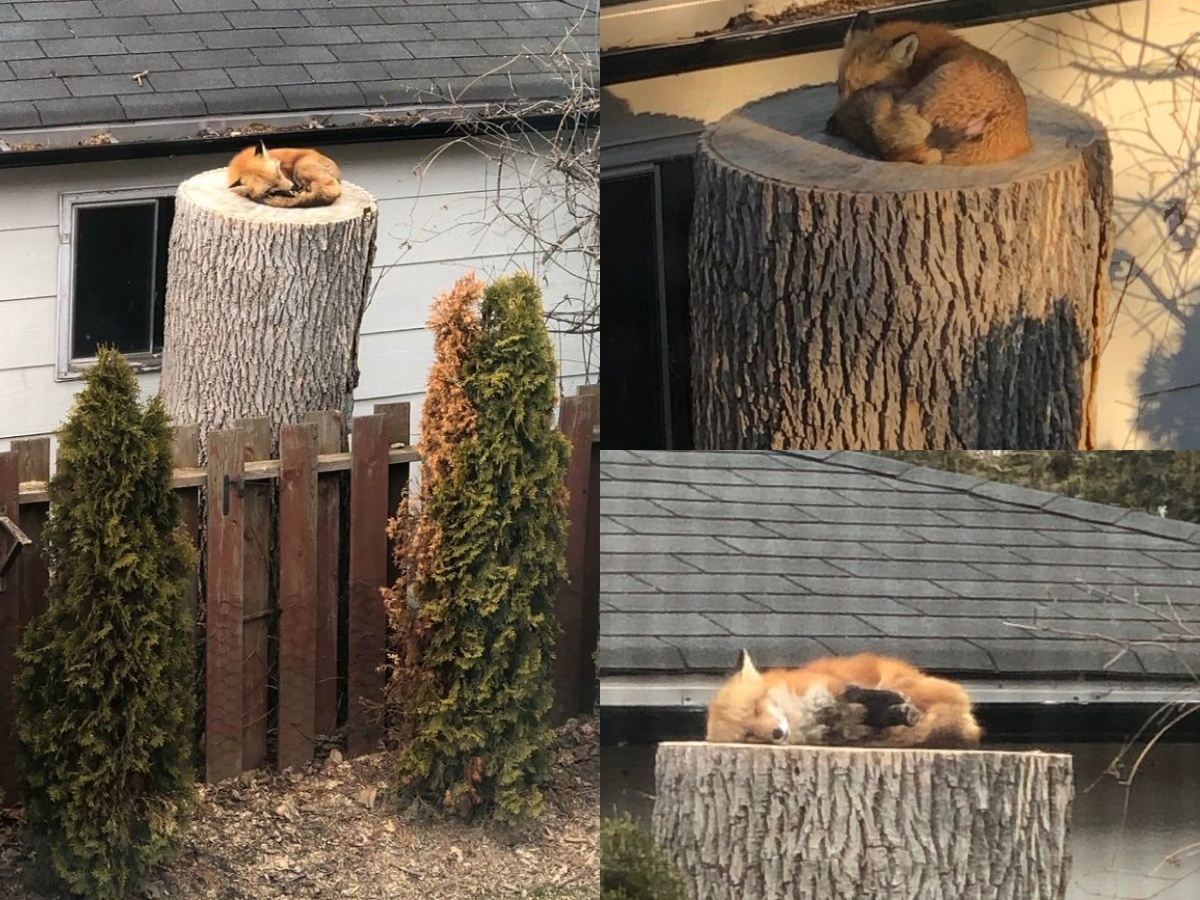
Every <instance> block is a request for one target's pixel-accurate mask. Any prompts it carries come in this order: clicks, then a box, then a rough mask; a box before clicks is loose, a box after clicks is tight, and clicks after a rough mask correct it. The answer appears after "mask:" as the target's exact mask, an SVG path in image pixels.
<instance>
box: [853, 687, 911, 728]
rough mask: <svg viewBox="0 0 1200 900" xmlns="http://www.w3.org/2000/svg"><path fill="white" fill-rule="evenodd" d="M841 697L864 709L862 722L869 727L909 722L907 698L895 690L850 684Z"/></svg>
mask: <svg viewBox="0 0 1200 900" xmlns="http://www.w3.org/2000/svg"><path fill="white" fill-rule="evenodd" d="M841 699H842V700H844V701H845V702H846V703H858V704H860V705H862V706H863V707H864V708H865V709H866V715H865V716H864V717H863V724H864V725H866V726H868V727H869V728H890V727H891V726H893V725H909V724H911V722H910V721H909V715H910V713H909V710H910V709H911V707H909V704H908V698H907V697H905V696H904V695H903V694H898V693H896V692H895V691H881V690H877V689H875V688H864V687H859V686H858V685H856V684H852V685H850V686H849V687H847V688H846V690H845V692H844V693H843V694H842V697H841Z"/></svg>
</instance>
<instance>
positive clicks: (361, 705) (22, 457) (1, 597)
mask: <svg viewBox="0 0 1200 900" xmlns="http://www.w3.org/2000/svg"><path fill="white" fill-rule="evenodd" d="M599 400H600V397H599V393H598V391H595V390H593V389H588V388H583V389H581V390H580V392H579V394H577V395H576V396H573V397H564V398H563V401H562V405H561V418H560V428H561V430H562V431H563V432H564V433H565V434H566V435H567V436H568V438H570V440H571V442H572V448H573V449H572V459H571V465H570V469H569V473H568V488H569V490H570V493H571V500H570V517H571V531H570V538H569V546H568V570H569V573H570V578H569V581H568V583H567V584H566V585H565V586H564V587H563V589H562V590H561V591H560V594H559V596H558V598H557V602H556V611H557V614H558V618H559V622H560V626H561V627H560V633H559V640H558V646H557V663H556V670H555V688H556V695H555V696H556V703H555V715H556V716H557V717H559V718H563V717H566V716H569V715H573V714H575V713H577V712H580V711H584V710H587V709H590V708H591V707H592V705H593V702H594V697H595V678H596V673H595V660H594V658H593V656H592V654H593V652H594V650H595V647H596V643H597V638H598V635H599V571H598V560H599V503H598V500H599V481H598V478H599V474H598V469H599V467H598V461H599V440H598V426H599ZM340 420H341V416H340V414H339V413H335V412H322V413H314V414H313V415H312V416H310V417H309V419H308V421H306V422H304V423H303V424H298V425H287V426H284V427H283V428H282V429H281V432H280V440H279V456H278V458H277V459H272V458H270V447H271V437H270V425H269V423H268V422H267V421H266V420H265V419H262V420H260V419H251V420H244V421H241V422H238V423H236V424H235V427H234V428H231V429H227V430H223V431H217V432H213V433H212V434H210V435H209V440H208V460H207V465H206V466H205V467H204V468H200V467H199V466H198V462H199V440H198V438H199V435H198V432H197V428H196V426H180V427H178V428H176V432H175V465H176V470H175V475H174V481H173V484H174V488H175V490H176V492H177V493H178V495H179V497H180V503H181V507H182V510H183V516H184V522H185V525H186V527H187V529H188V531H189V533H190V534H191V535H192V537H193V539H198V538H199V534H200V514H201V513H200V511H201V508H202V505H201V493H202V492H203V494H204V497H205V503H204V504H203V508H204V510H205V515H206V518H207V540H206V546H205V548H204V549H205V557H206V561H207V562H206V575H205V581H206V593H207V599H206V601H202V600H201V598H200V596H199V590H200V585H199V573H197V578H196V579H195V580H194V581H193V582H192V583H191V584H190V585H189V603H191V604H192V605H193V607H194V608H195V609H196V610H197V611H198V619H199V622H200V624H199V633H198V635H197V637H198V641H199V642H200V643H201V645H202V651H201V655H202V658H203V671H204V684H203V697H204V723H203V726H204V727H203V733H204V737H203V739H202V740H203V750H204V766H205V768H204V775H205V778H206V779H207V780H209V781H215V780H219V779H221V778H228V777H230V776H234V775H237V774H239V773H240V772H242V771H244V770H248V769H253V768H259V767H262V766H264V765H271V764H274V765H276V766H278V767H279V768H283V767H286V766H289V765H296V764H301V763H304V762H306V761H308V760H309V759H311V758H312V756H313V753H314V749H315V745H316V740H317V738H318V737H319V736H329V735H333V734H334V733H335V732H337V731H338V729H339V728H342V727H344V728H345V741H346V744H345V745H346V751H347V753H348V754H349V755H359V754H362V753H368V752H371V751H373V750H375V749H377V748H378V747H379V742H380V739H381V738H382V736H383V724H382V720H381V716H380V705H381V702H382V699H383V691H384V685H385V675H384V673H383V671H382V670H381V667H382V666H383V665H384V664H385V662H386V649H387V620H386V616H385V612H384V608H383V603H382V599H381V597H380V593H379V589H380V588H381V587H383V586H384V585H388V584H391V583H392V582H393V581H394V580H395V577H396V573H395V571H394V570H393V566H392V562H391V545H390V542H389V540H388V538H387V534H386V526H387V520H388V517H389V516H390V515H392V514H393V513H394V512H395V510H396V506H397V503H398V502H399V499H400V494H401V491H402V490H403V489H404V487H405V486H406V485H407V484H408V481H409V467H410V464H411V463H413V462H415V461H417V459H418V456H417V453H416V451H415V450H413V449H412V448H411V447H410V446H409V406H408V404H407V403H403V404H386V405H378V406H376V407H375V411H374V414H373V415H366V416H358V417H356V418H355V419H354V421H353V422H352V428H351V440H350V448H351V449H350V452H348V453H346V452H341V450H340V436H341V421H340ZM49 474H50V442H49V439H48V438H37V439H32V440H16V441H13V442H12V449H11V450H9V451H8V452H4V453H0V516H6V517H8V519H9V520H10V521H11V522H12V524H14V525H15V526H17V529H19V531H20V532H23V533H24V534H25V535H27V536H28V538H29V545H28V546H26V547H25V548H24V550H23V552H21V553H20V554H18V555H17V556H16V558H15V563H11V564H10V566H9V568H8V569H7V572H5V573H4V575H3V576H2V577H0V790H4V791H5V792H6V793H7V794H8V796H9V800H10V802H11V801H12V799H13V798H14V797H15V795H16V787H17V784H16V772H15V755H16V747H15V740H14V737H13V729H12V724H13V721H14V712H15V710H14V703H13V694H12V683H13V677H14V676H15V674H16V665H17V663H16V659H15V656H14V652H15V650H16V648H17V646H18V645H19V644H20V640H21V635H22V632H23V630H24V627H25V624H26V623H28V622H29V621H30V620H31V619H32V618H33V617H35V616H36V615H38V614H39V613H40V612H41V611H42V610H43V609H44V606H45V596H44V595H45V590H46V585H47V572H46V566H45V562H44V560H43V558H42V555H41V535H42V528H43V525H44V523H45V521H46V517H47V514H48V511H49V497H48V494H47V485H46V483H47V481H48V479H49ZM275 503H277V504H278V508H277V512H276V513H275V514H274V515H273V512H272V507H273V505H274V504H275ZM347 519H348V524H347V522H346V520H347ZM273 521H274V522H276V523H277V525H276V526H275V527H273V526H272V523H273ZM3 525H4V523H3V521H0V526H3ZM7 532H8V529H5V528H3V527H0V564H3V562H4V560H5V558H6V555H7V553H8V552H9V547H10V545H11V544H12V543H13V540H12V539H11V538H10V537H9V534H8V533H7ZM345 533H348V535H349V538H348V546H345V545H343V543H342V541H341V540H340V536H341V535H343V534H345ZM273 588H275V589H276V590H274V591H273ZM273 593H274V594H275V595H276V596H277V598H278V604H277V608H276V607H274V606H273V604H272V601H271V598H272V595H273ZM339 597H341V598H342V604H343V610H344V613H343V615H342V618H341V623H340V624H341V629H340V630H339ZM272 725H273V726H274V727H273V728H272V727H271V726H272ZM272 737H273V738H274V739H273V740H272Z"/></svg>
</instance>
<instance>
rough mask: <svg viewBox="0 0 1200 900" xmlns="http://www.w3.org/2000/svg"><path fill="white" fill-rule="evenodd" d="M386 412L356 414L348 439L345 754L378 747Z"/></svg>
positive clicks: (384, 562)
mask: <svg viewBox="0 0 1200 900" xmlns="http://www.w3.org/2000/svg"><path fill="white" fill-rule="evenodd" d="M388 429H389V418H388V417H387V416H359V417H357V418H355V420H354V431H353V434H352V436H351V439H350V450H351V455H352V457H353V460H354V462H353V466H352V468H351V469H350V497H351V503H350V617H349V639H348V659H347V665H348V670H347V672H348V674H347V688H348V704H347V709H346V748H347V750H348V752H349V753H350V755H351V756H358V755H361V754H363V753H371V752H373V751H374V750H376V749H378V746H377V745H378V743H379V740H380V738H382V737H383V722H382V716H381V709H379V708H378V705H379V704H381V703H382V702H383V688H384V675H383V672H382V671H380V667H381V666H383V665H384V663H385V662H386V661H387V616H386V614H385V612H384V608H383V597H382V596H381V595H380V593H379V589H380V588H381V587H383V586H384V584H385V581H386V579H387V558H388V549H389V548H388V540H387V520H388V506H387V503H388Z"/></svg>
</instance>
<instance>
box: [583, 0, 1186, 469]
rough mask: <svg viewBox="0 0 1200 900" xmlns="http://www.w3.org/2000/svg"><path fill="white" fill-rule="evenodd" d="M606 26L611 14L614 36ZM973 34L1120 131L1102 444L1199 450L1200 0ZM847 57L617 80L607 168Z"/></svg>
mask: <svg viewBox="0 0 1200 900" xmlns="http://www.w3.org/2000/svg"><path fill="white" fill-rule="evenodd" d="M618 8H619V7H618ZM604 32H605V24H604V18H603V16H602V17H601V35H602V38H601V39H602V42H603V40H604V37H603V35H604ZM964 33H965V34H966V36H967V37H969V38H970V39H971V40H973V41H975V42H976V43H978V44H980V45H982V46H984V47H987V48H989V49H991V50H993V51H994V52H996V53H997V54H999V55H1000V56H1002V57H1003V58H1005V59H1006V60H1008V61H1009V63H1010V64H1011V65H1012V67H1013V70H1014V71H1015V72H1016V73H1017V75H1018V77H1020V79H1021V81H1022V83H1023V85H1024V86H1025V89H1026V90H1027V91H1028V92H1029V93H1030V94H1034V95H1041V96H1045V97H1049V98H1051V99H1056V100H1059V101H1061V102H1064V103H1067V104H1069V105H1072V106H1075V107H1078V108H1081V109H1083V110H1085V111H1087V112H1088V113H1090V114H1092V115H1094V116H1095V117H1096V118H1098V119H1099V120H1100V121H1101V122H1103V123H1104V124H1105V125H1107V126H1108V128H1109V133H1110V137H1111V140H1112V147H1113V173H1114V188H1115V195H1116V204H1115V217H1116V220H1117V245H1116V259H1115V262H1114V267H1113V283H1114V305H1116V304H1117V302H1118V301H1119V310H1118V312H1117V315H1116V316H1115V317H1114V319H1113V330H1112V338H1111V341H1110V343H1109V345H1108V347H1107V350H1106V352H1105V355H1104V359H1103V363H1102V365H1101V379H1100V397H1099V401H1100V403H1099V409H1100V422H1099V429H1098V434H1099V439H1100V441H1101V446H1104V447H1108V448H1113V449H1146V448H1153V447H1159V448H1175V449H1179V448H1189V449H1190V448H1200V321H1198V317H1200V313H1198V307H1197V301H1198V300H1200V252H1192V242H1193V241H1197V240H1200V192H1198V190H1197V189H1198V188H1200V165H1198V164H1197V162H1196V157H1197V155H1198V154H1200V86H1198V84H1197V82H1198V81H1200V79H1198V78H1197V76H1196V75H1195V74H1194V71H1195V70H1192V69H1191V68H1190V67H1197V68H1200V6H1197V5H1196V4H1194V3H1191V2H1187V0H1136V2H1129V3H1114V4H1111V5H1108V6H1101V7H1093V8H1091V9H1089V10H1086V11H1083V12H1079V13H1070V14H1062V15H1054V16H1044V17H1040V18H1037V19H1029V20H1025V21H1021V22H1009V23H1003V24H999V25H988V26H983V27H979V28H970V29H966V30H965V31H964ZM836 64H837V52H836V51H828V52H821V53H810V54H806V55H803V56H793V57H787V58H781V59H774V60H767V61H764V62H758V63H749V64H745V65H739V66H729V67H724V68H719V69H710V70H707V71H702V72H691V73H686V74H683V75H678V76H672V77H668V78H658V79H653V80H649V81H642V82H633V83H628V84H619V85H614V86H613V87H611V88H609V89H606V92H605V94H604V97H603V107H602V117H603V121H604V128H605V137H604V143H605V153H606V155H605V157H604V160H605V165H606V166H607V165H609V162H611V161H621V160H631V159H634V158H636V157H637V156H638V155H639V153H640V152H641V148H640V147H639V145H641V144H642V143H643V142H644V141H645V140H646V138H647V137H661V136H663V135H680V134H692V133H695V132H696V131H697V130H698V129H699V128H701V127H702V125H703V124H705V123H709V122H712V121H714V120H716V119H718V118H720V117H721V116H723V115H724V114H725V113H727V112H729V111H730V110H733V109H735V108H737V107H739V106H741V105H742V104H744V103H747V102H749V101H751V100H754V99H756V98H759V97H764V96H768V95H770V94H773V93H775V92H777V91H781V90H785V89H787V88H789V87H792V86H795V85H799V84H814V83H821V82H826V81H830V80H832V79H833V77H834V74H835V70H836ZM1172 229H1174V230H1173V231H1172ZM1131 261H1132V262H1131Z"/></svg>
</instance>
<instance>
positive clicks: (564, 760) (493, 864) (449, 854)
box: [0, 718, 600, 900]
mask: <svg viewBox="0 0 1200 900" xmlns="http://www.w3.org/2000/svg"><path fill="white" fill-rule="evenodd" d="M599 742H600V738H599V724H598V722H597V720H596V719H594V718H584V719H577V720H572V721H571V722H569V723H568V724H567V725H566V726H564V728H563V729H562V730H561V732H560V734H559V740H558V745H557V753H556V758H555V761H554V764H553V768H552V781H551V784H550V786H549V788H548V790H547V791H546V800H547V802H546V810H545V813H544V815H543V816H542V817H541V818H540V819H538V820H537V821H536V822H535V823H532V824H531V825H530V826H528V827H527V828H523V829H510V828H505V827H502V826H498V825H496V824H494V823H482V824H466V823H463V822H460V821H441V820H420V821H414V820H405V819H403V818H401V817H399V816H398V815H397V811H396V807H395V804H394V801H393V798H392V795H391V793H390V792H389V787H390V786H389V777H388V776H389V772H388V765H389V764H388V757H387V756H386V755H385V754H374V755H372V756H364V757H360V758H358V759H354V760H342V759H341V754H339V753H337V751H333V752H332V753H331V754H330V757H329V758H328V759H326V760H324V761H323V762H322V763H320V764H315V763H314V764H313V765H311V766H308V767H305V768H303V769H299V770H288V771H286V772H283V773H270V772H250V773H246V774H244V775H243V776H241V777H240V778H237V779H232V780H230V781H225V782H221V783H220V784H216V785H201V786H200V808H199V811H198V812H197V814H196V817H195V819H194V820H193V822H192V824H191V826H190V827H189V828H188V831H187V834H186V836H185V838H184V840H183V852H182V853H181V855H180V857H179V859H178V860H177V861H176V862H175V863H174V864H173V865H171V866H170V867H169V868H168V869H167V870H165V871H163V872H160V873H159V874H158V876H157V877H156V878H154V879H152V880H151V881H150V882H149V883H148V884H147V885H146V889H145V891H144V892H143V894H142V895H141V896H143V897H147V898H150V900H167V898H220V900H251V898H253V900H258V898H269V897H296V898H307V897H312V898H315V897H324V898H334V897H359V898H366V900H416V898H420V900H460V898H461V900H475V898H492V897H495V898H501V897H514V898H516V897H527V898H538V900H591V898H598V897H599V895H600V836H599V831H600V822H599V817H600V776H599V768H600V760H599ZM24 856H25V853H24V848H23V847H22V845H21V844H20V840H19V830H18V828H17V820H16V818H15V816H14V815H11V814H10V815H9V816H8V817H7V818H4V817H3V814H0V898H5V900H7V898H14V900H15V898H22V900H35V898H37V896H38V895H36V894H32V893H27V892H25V891H24V890H23V889H22V887H21V878H20V867H21V864H22V863H23V861H24Z"/></svg>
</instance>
